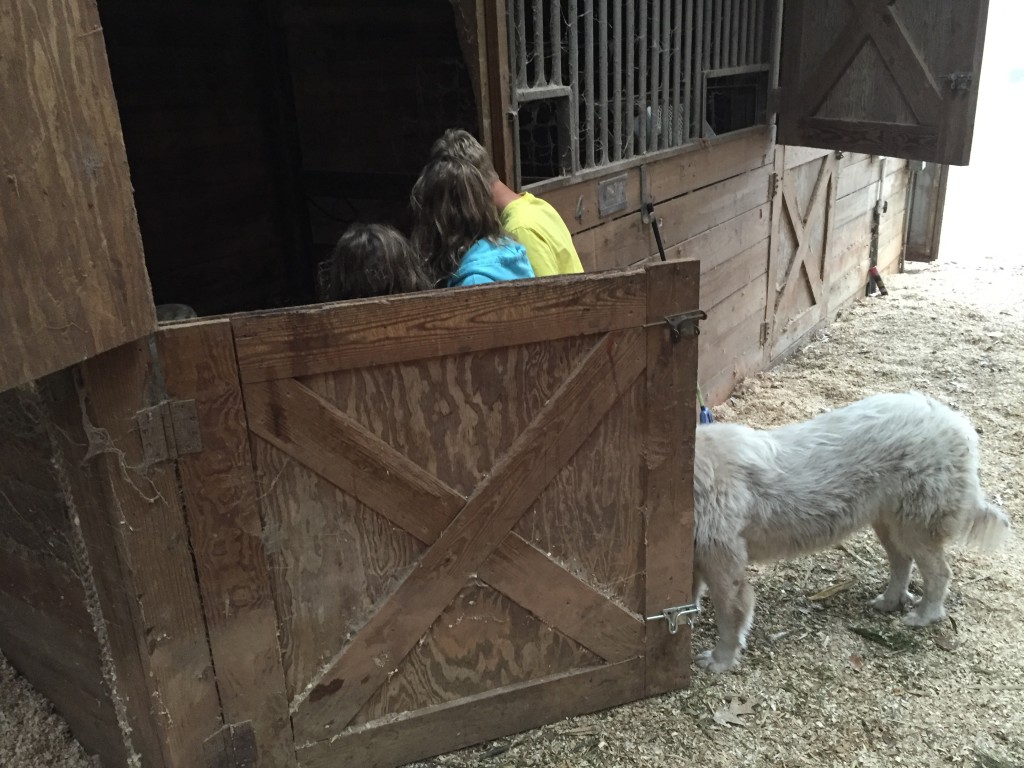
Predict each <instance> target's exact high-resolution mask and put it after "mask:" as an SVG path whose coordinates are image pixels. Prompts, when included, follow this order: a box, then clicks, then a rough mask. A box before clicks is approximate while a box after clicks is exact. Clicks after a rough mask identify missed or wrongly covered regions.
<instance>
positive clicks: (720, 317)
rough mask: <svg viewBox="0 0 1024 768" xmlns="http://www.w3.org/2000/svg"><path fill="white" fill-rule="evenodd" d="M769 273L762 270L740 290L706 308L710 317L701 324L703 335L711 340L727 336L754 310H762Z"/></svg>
mask: <svg viewBox="0 0 1024 768" xmlns="http://www.w3.org/2000/svg"><path fill="white" fill-rule="evenodd" d="M767 283H768V274H767V271H766V270H762V271H761V273H760V274H758V275H755V276H754V279H753V280H751V281H750V282H748V283H746V284H744V285H742V286H740V288H739V289H738V290H736V291H735V292H733V293H732V294H730V295H729V296H727V297H726V298H725V299H723V300H722V301H721V302H719V303H718V304H716V305H715V306H712V307H709V308H708V309H707V310H705V311H706V312H707V313H708V319H707V320H705V321H704V322H703V323H702V324H701V334H700V335H701V337H702V339H703V337H704V336H705V335H707V336H708V339H709V340H713V339H716V338H721V337H723V336H725V335H726V334H727V333H728V332H729V331H730V330H731V329H732V328H734V327H735V325H736V323H737V322H739V321H740V320H743V319H745V318H746V317H747V316H748V315H750V314H751V313H752V312H757V311H761V312H763V309H764V308H763V307H762V306H761V298H762V297H763V296H764V295H766V293H767V290H768V288H767Z"/></svg>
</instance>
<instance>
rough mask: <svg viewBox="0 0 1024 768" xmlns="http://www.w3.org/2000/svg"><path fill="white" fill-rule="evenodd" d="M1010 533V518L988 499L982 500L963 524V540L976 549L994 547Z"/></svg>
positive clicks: (1004, 540) (1001, 542) (999, 544)
mask: <svg viewBox="0 0 1024 768" xmlns="http://www.w3.org/2000/svg"><path fill="white" fill-rule="evenodd" d="M1010 535H1011V533H1010V519H1009V518H1008V517H1007V516H1006V513H1005V512H1003V510H1001V509H1000V508H999V507H997V506H996V505H995V504H992V503H991V502H988V501H982V502H981V503H980V504H979V505H978V506H977V507H976V508H975V512H974V515H973V517H971V518H969V519H968V520H967V521H966V523H965V525H964V542H965V543H967V544H970V545H971V546H973V547H976V548H977V549H986V550H988V549H996V548H998V547H1000V546H1001V545H1002V544H1004V543H1005V542H1006V540H1007V539H1008V538H1010Z"/></svg>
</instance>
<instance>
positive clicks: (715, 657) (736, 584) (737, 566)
mask: <svg viewBox="0 0 1024 768" xmlns="http://www.w3.org/2000/svg"><path fill="white" fill-rule="evenodd" d="M701 554H702V564H701V569H700V570H701V573H702V575H703V576H704V578H705V580H706V581H707V585H708V589H709V591H710V592H711V602H712V603H713V604H714V606H715V619H716V624H717V625H718V645H716V646H715V648H714V650H708V651H704V652H702V653H700V654H698V656H697V658H696V662H697V666H699V667H700V668H701V669H706V670H707V671H708V672H714V673H718V672H726V671H728V670H730V669H732V668H733V667H734V666H736V664H737V662H738V661H739V657H740V651H741V649H742V648H744V647H746V635H747V632H748V631H749V630H750V625H751V623H752V622H753V620H754V590H753V588H752V587H751V586H750V582H748V581H747V574H746V565H747V560H746V553H745V551H744V552H736V551H734V550H731V549H726V548H724V547H716V548H713V549H712V550H711V551H709V552H706V553H701Z"/></svg>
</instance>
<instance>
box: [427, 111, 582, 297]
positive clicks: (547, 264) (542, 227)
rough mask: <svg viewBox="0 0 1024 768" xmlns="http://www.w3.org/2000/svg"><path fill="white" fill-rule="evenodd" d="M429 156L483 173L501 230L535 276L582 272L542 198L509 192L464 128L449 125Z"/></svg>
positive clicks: (559, 219)
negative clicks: (522, 250) (519, 249)
mask: <svg viewBox="0 0 1024 768" xmlns="http://www.w3.org/2000/svg"><path fill="white" fill-rule="evenodd" d="M430 156H431V157H432V158H439V157H447V158H451V159H454V160H462V161H463V162H466V163H469V164H470V165H472V166H474V167H475V168H476V169H477V170H478V171H480V173H481V174H482V175H483V177H484V180H485V181H486V182H487V185H488V187H489V189H490V192H491V198H492V199H493V200H494V204H495V206H496V207H497V209H498V214H499V215H500V216H501V225H502V226H503V227H504V229H505V231H506V232H508V234H509V235H511V236H512V237H513V238H515V239H516V240H518V241H519V242H520V243H522V244H523V246H524V247H525V248H526V256H527V258H529V259H530V264H532V265H533V271H534V273H535V274H536V275H537V277H545V276H547V275H572V274H577V273H580V272H582V271H583V265H582V264H581V263H580V257H579V254H577V253H576V247H575V246H574V245H573V242H572V235H571V234H569V229H568V227H566V226H565V222H564V221H562V217H561V216H559V215H558V211H556V210H555V209H554V208H553V207H552V205H551V204H550V203H549V202H547V201H546V200H541V199H540V198H539V197H535V196H533V195H531V194H530V193H529V192H524V193H522V194H520V193H518V192H515V191H513V190H512V189H511V188H509V187H508V186H507V185H505V184H504V183H503V182H502V181H501V180H500V179H499V178H498V174H497V172H496V171H495V170H494V165H493V163H492V162H491V157H490V155H488V154H487V150H486V149H484V148H483V146H482V145H481V144H480V142H479V141H477V140H476V139H475V138H473V135H472V134H470V133H469V132H468V131H464V130H462V129H460V128H449V129H448V130H447V131H445V132H444V135H443V136H442V137H441V138H439V139H438V140H437V141H435V142H434V146H433V147H432V148H431V150H430Z"/></svg>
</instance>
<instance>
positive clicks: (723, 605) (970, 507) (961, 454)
mask: <svg viewBox="0 0 1024 768" xmlns="http://www.w3.org/2000/svg"><path fill="white" fill-rule="evenodd" d="M694 515H695V551H694V585H695V588H696V590H697V595H698V599H699V597H700V595H701V593H702V592H703V590H704V587H705V586H707V587H708V588H709V589H710V592H711V599H712V601H713V602H714V605H715V616H716V617H717V624H718V633H719V642H718V645H717V646H716V647H715V648H714V650H709V651H704V652H703V653H701V654H699V655H698V656H697V659H696V660H697V664H698V665H699V666H700V667H702V668H704V669H707V670H709V671H711V672H724V671H726V670H728V669H731V668H732V667H734V666H735V665H736V663H737V662H738V660H739V655H740V649H741V648H742V647H743V646H744V641H745V638H746V634H747V631H748V630H749V629H750V624H751V621H752V620H753V616H754V593H753V590H752V589H751V587H750V584H749V583H748V582H747V577H746V565H747V563H748V562H749V561H758V560H777V559H782V558H787V557H792V556H794V555H799V554H805V553H809V552H814V551H816V550H820V549H823V548H825V547H829V546H832V545H834V544H837V543H839V542H840V541H842V540H843V539H845V538H846V537H847V536H849V535H850V534H852V533H854V532H855V531H857V530H859V529H861V528H863V527H865V526H867V525H871V526H872V527H873V528H874V529H875V533H877V534H878V538H879V540H880V541H881V542H882V546H883V547H884V548H885V551H886V554H887V555H888V557H889V568H890V576H889V585H888V587H887V588H886V590H885V591H884V592H883V593H882V594H880V595H879V596H878V597H876V598H875V599H874V600H873V601H872V605H873V606H874V607H875V608H877V609H878V610H881V611H896V610H899V609H900V608H902V607H904V606H909V605H914V602H915V600H914V598H913V596H912V595H911V594H910V593H909V592H908V591H907V586H908V584H909V582H910V565H911V562H916V563H917V567H918V569H919V570H920V572H921V578H922V581H923V592H924V596H923V598H922V599H921V601H920V603H919V604H917V605H916V607H913V608H912V609H911V610H910V611H909V612H908V613H907V614H906V615H905V616H904V617H903V621H904V622H905V623H906V624H909V625H911V626H924V625H926V624H930V623H932V622H935V621H939V620H940V619H943V618H944V617H945V616H946V610H945V607H944V601H945V598H946V590H947V587H948V584H949V577H950V570H949V566H948V565H946V559H945V555H944V551H943V548H944V546H945V544H946V543H947V542H951V541H955V540H957V539H965V540H966V541H968V542H970V543H972V544H975V545H979V546H983V547H992V546H996V545H998V544H999V543H1001V542H1002V540H1003V539H1004V538H1005V537H1006V536H1007V535H1008V533H1009V529H1010V528H1009V521H1008V520H1007V518H1006V515H1005V514H1003V512H1002V511H1001V510H999V509H998V508H997V507H995V506H994V505H992V504H990V503H989V502H988V501H987V500H986V499H985V495H984V493H983V492H982V490H981V486H980V484H979V481H978V437H977V434H976V433H975V431H974V428H973V427H972V426H971V424H970V423H969V422H968V421H967V419H966V418H964V417H963V416H961V415H959V414H958V413H955V412H954V411H952V410H950V409H949V408H948V407H946V406H945V405H943V404H941V403H939V402H936V401H935V400H933V399H931V398H929V397H926V396H924V395H921V394H917V393H912V394H892V395H875V396H873V397H869V398H866V399H864V400H861V401H860V402H857V403H854V404H853V405H849V406H846V407H845V408H839V409H837V410H834V411H831V412H829V413H825V414H822V415H820V416H818V417H816V418H814V419H812V420H810V421H807V422H802V423H799V424H790V425H787V426H784V427H779V428H778V429H771V430H755V429H750V428H749V427H744V426H739V425H735V424H708V425H701V426H699V427H698V428H697V443H696V453H695V458H694Z"/></svg>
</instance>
